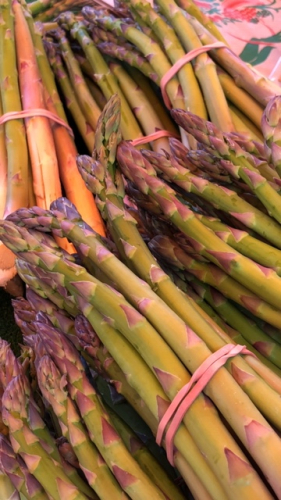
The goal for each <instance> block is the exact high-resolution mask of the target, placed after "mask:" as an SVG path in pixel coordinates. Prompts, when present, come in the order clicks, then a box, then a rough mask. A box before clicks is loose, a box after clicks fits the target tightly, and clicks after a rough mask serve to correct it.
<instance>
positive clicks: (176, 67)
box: [160, 42, 226, 109]
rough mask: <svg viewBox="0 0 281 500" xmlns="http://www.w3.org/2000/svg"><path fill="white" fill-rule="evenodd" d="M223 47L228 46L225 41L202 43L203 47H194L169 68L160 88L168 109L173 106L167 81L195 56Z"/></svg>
mask: <svg viewBox="0 0 281 500" xmlns="http://www.w3.org/2000/svg"><path fill="white" fill-rule="evenodd" d="M223 47H226V45H225V44H224V43H223V42H215V43H210V44H209V45H202V47H198V48H197V49H193V50H191V51H190V52H188V54H185V55H184V56H183V57H181V58H180V59H179V60H178V61H177V62H176V63H175V64H174V65H173V66H172V67H171V68H170V69H169V71H167V73H166V74H165V75H164V76H163V77H162V78H161V82H160V89H161V92H162V97H163V101H164V103H165V105H166V107H167V108H168V109H171V108H172V106H171V103H170V99H169V97H168V95H167V91H166V85H167V83H169V81H170V80H171V79H172V78H173V77H174V76H175V75H176V74H177V72H178V71H179V70H180V69H181V68H182V67H183V66H184V65H185V64H187V63H189V62H190V61H192V59H194V58H195V57H197V56H200V54H204V52H208V51H209V50H212V49H221V48H223Z"/></svg>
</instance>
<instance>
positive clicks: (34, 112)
mask: <svg viewBox="0 0 281 500" xmlns="http://www.w3.org/2000/svg"><path fill="white" fill-rule="evenodd" d="M35 116H44V117H45V118H49V119H50V120H53V121H54V122H56V123H58V124H59V125H62V126H63V127H65V128H66V129H67V130H68V132H69V133H70V134H71V135H72V136H73V131H72V129H71V128H70V126H69V125H68V124H67V123H66V122H65V121H64V120H62V119H61V118H59V117H58V116H57V115H55V114H54V113H52V112H51V111H48V110H47V109H44V108H42V109H40V108H36V109H26V110H23V111H10V112H9V113H5V114H4V115H2V116H1V117H0V125H3V124H4V123H7V122H8V121H10V120H17V119H19V118H34V117H35Z"/></svg>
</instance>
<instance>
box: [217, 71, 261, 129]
mask: <svg viewBox="0 0 281 500" xmlns="http://www.w3.org/2000/svg"><path fill="white" fill-rule="evenodd" d="M217 73H218V77H219V81H220V83H221V86H222V89H223V91H224V93H225V96H226V98H227V99H228V100H229V101H231V102H232V103H233V104H234V105H235V106H236V107H237V108H238V109H240V110H241V111H242V112H243V113H245V111H246V113H245V114H246V115H247V116H248V118H250V120H251V121H252V122H253V123H254V124H255V125H256V127H257V128H258V129H260V128H261V119H262V113H263V108H262V106H261V105H260V104H259V103H258V102H257V101H256V100H255V99H253V97H251V96H250V95H249V94H248V93H247V92H245V90H243V89H240V88H239V87H237V85H236V83H235V81H234V80H233V78H231V76H230V75H228V74H227V73H226V72H225V71H223V70H222V69H221V68H220V67H219V66H217Z"/></svg>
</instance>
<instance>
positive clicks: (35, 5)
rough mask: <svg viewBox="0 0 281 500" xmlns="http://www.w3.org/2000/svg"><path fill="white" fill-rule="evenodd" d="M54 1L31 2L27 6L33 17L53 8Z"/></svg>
mask: <svg viewBox="0 0 281 500" xmlns="http://www.w3.org/2000/svg"><path fill="white" fill-rule="evenodd" d="M54 3H55V0H33V2H31V3H30V4H29V6H28V8H29V9H30V11H31V14H32V16H33V17H36V16H37V15H38V14H40V13H41V12H44V10H47V9H49V8H50V7H52V6H53V4H54Z"/></svg>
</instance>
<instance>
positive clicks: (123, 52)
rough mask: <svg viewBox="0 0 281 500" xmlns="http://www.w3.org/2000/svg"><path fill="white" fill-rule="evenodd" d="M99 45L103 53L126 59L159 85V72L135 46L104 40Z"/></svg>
mask: <svg viewBox="0 0 281 500" xmlns="http://www.w3.org/2000/svg"><path fill="white" fill-rule="evenodd" d="M97 46H98V49H99V50H100V51H101V53H102V54H105V55H107V56H110V57H114V58H115V59H119V61H124V62H126V63H127V64H129V65H130V66H133V67H134V68H137V69H139V70H140V71H141V72H142V73H143V74H144V75H145V76H147V77H148V78H150V79H151V80H152V81H153V82H155V83H157V84H158V85H159V77H158V75H157V73H155V72H154V71H153V68H152V66H151V64H150V63H149V62H148V61H147V60H146V59H145V58H144V57H143V56H142V55H141V54H140V53H139V52H137V51H136V50H135V48H134V46H132V48H130V49H129V48H127V47H126V46H125V47H124V45H121V46H120V45H116V44H115V43H113V42H102V43H98V45H97Z"/></svg>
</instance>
